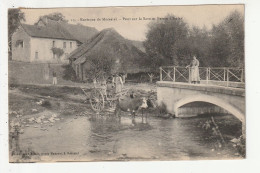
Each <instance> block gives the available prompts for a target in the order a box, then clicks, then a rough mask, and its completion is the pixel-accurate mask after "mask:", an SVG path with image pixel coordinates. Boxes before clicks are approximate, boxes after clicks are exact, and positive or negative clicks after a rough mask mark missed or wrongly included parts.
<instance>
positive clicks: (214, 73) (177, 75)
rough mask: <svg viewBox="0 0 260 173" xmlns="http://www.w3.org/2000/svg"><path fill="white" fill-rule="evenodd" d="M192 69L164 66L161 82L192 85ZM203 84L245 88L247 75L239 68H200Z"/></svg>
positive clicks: (161, 70)
mask: <svg viewBox="0 0 260 173" xmlns="http://www.w3.org/2000/svg"><path fill="white" fill-rule="evenodd" d="M190 74H191V68H190V67H187V68H186V67H179V66H162V67H160V81H171V82H188V83H190V82H191V81H190V76H191V75H190ZM199 76H200V80H201V83H203V84H210V85H211V84H214V85H221V86H227V87H239V88H245V73H244V69H243V68H237V67H199Z"/></svg>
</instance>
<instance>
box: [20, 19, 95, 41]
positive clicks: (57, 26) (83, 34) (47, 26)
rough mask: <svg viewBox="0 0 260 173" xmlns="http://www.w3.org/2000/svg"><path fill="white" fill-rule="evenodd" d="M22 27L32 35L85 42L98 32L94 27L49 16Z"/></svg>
mask: <svg viewBox="0 0 260 173" xmlns="http://www.w3.org/2000/svg"><path fill="white" fill-rule="evenodd" d="M22 27H23V28H24V30H25V31H26V32H27V33H28V34H29V35H30V36H32V37H41V38H57V39H66V40H76V41H79V42H81V43H85V42H86V41H87V40H89V39H90V38H91V37H92V36H93V35H95V34H97V33H98V31H97V29H96V28H94V27H88V26H84V25H81V24H77V25H73V24H69V23H67V22H63V21H55V20H51V19H47V18H41V19H40V20H39V21H38V22H37V23H36V24H34V25H28V24H22Z"/></svg>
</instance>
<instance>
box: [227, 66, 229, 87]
mask: <svg viewBox="0 0 260 173" xmlns="http://www.w3.org/2000/svg"><path fill="white" fill-rule="evenodd" d="M228 85H229V69H227V87H228Z"/></svg>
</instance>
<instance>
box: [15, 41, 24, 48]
mask: <svg viewBox="0 0 260 173" xmlns="http://www.w3.org/2000/svg"><path fill="white" fill-rule="evenodd" d="M16 46H17V47H19V48H23V40H17V41H16Z"/></svg>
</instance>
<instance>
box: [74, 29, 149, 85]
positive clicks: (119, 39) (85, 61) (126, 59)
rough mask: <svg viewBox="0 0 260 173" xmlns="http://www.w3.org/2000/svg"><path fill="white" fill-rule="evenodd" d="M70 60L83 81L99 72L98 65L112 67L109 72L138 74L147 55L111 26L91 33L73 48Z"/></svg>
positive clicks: (142, 68)
mask: <svg viewBox="0 0 260 173" xmlns="http://www.w3.org/2000/svg"><path fill="white" fill-rule="evenodd" d="M69 59H70V62H71V65H72V67H73V69H74V70H75V72H76V75H77V77H78V79H80V80H83V81H84V80H88V79H92V78H94V77H96V76H94V75H98V73H102V71H100V70H99V69H98V68H102V69H105V68H111V71H110V72H111V73H116V72H118V73H138V72H140V71H142V70H144V66H145V63H147V56H146V54H145V53H144V52H142V51H141V50H139V49H138V48H136V47H135V46H134V45H133V44H132V42H131V41H129V40H127V39H125V38H124V37H123V36H121V35H120V34H119V33H118V32H117V31H116V30H115V29H113V28H108V29H104V30H102V31H101V32H100V33H98V34H96V35H95V36H93V37H92V38H91V39H90V40H89V41H88V42H87V43H84V44H82V45H81V46H79V47H78V48H77V49H76V50H74V51H73V52H72V53H71V54H70V55H69ZM103 72H104V71H103Z"/></svg>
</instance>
